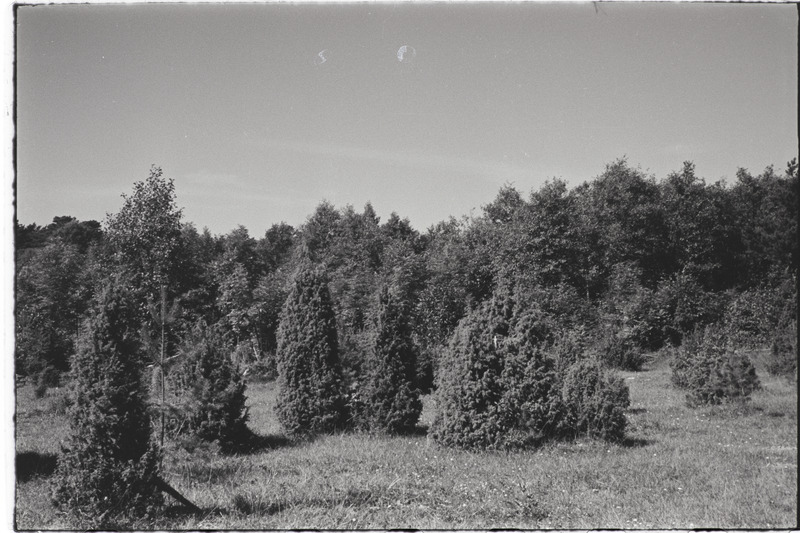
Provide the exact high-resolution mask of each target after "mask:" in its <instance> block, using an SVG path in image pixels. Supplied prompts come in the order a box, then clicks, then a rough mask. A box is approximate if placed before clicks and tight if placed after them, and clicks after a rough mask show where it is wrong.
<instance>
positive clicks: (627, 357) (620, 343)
mask: <svg viewBox="0 0 800 533" xmlns="http://www.w3.org/2000/svg"><path fill="white" fill-rule="evenodd" d="M596 350H597V355H598V358H599V359H600V361H602V362H603V364H604V365H606V366H608V367H610V368H617V369H620V370H633V371H638V370H641V369H642V365H644V363H645V361H646V358H645V356H644V354H643V353H642V349H641V348H639V347H637V346H636V344H635V343H634V342H633V340H632V339H631V338H630V337H628V336H625V335H621V334H619V333H616V334H615V333H613V332H607V333H606V334H604V335H603V336H602V337H600V339H598V341H597V344H596Z"/></svg>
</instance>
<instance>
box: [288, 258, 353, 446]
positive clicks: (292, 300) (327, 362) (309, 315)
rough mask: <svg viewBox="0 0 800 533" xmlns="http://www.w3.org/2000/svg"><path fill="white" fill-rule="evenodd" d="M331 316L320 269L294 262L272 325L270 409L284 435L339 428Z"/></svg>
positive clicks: (342, 415)
mask: <svg viewBox="0 0 800 533" xmlns="http://www.w3.org/2000/svg"><path fill="white" fill-rule="evenodd" d="M338 350H339V346H338V339H337V333H336V316H335V314H334V311H333V307H332V305H331V297H330V293H329V292H328V281H327V276H326V275H325V271H324V270H323V269H321V268H314V267H313V266H312V265H311V264H309V263H308V262H304V263H302V264H301V265H300V267H299V268H298V270H297V272H296V274H295V277H294V280H293V282H292V285H291V288H290V291H289V294H288V296H287V298H286V303H285V304H284V306H283V310H282V313H281V323H280V326H279V328H278V348H277V361H278V384H279V387H280V392H279V393H278V398H277V402H276V405H275V411H276V414H277V416H278V420H279V421H280V423H281V425H282V426H283V427H284V429H285V430H286V431H287V433H289V434H290V435H296V436H303V435H313V434H315V433H325V432H331V431H334V430H336V429H338V428H342V427H343V426H344V425H345V423H346V420H347V417H346V398H345V394H344V386H343V380H342V370H341V364H340V362H339V351H338Z"/></svg>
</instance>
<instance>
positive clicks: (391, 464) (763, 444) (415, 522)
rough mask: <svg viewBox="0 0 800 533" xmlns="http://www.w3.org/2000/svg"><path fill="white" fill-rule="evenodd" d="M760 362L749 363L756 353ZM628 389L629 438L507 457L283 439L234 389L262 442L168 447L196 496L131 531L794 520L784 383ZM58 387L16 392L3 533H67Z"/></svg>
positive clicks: (793, 466) (792, 392)
mask: <svg viewBox="0 0 800 533" xmlns="http://www.w3.org/2000/svg"><path fill="white" fill-rule="evenodd" d="M755 359H756V361H758V358H755ZM621 375H622V376H623V377H624V378H625V381H626V383H627V384H628V386H629V387H630V393H631V405H630V408H629V409H628V412H627V417H628V424H629V426H628V432H627V435H628V437H627V439H626V440H625V441H624V442H622V443H620V444H609V443H605V442H601V441H591V440H576V441H571V442H554V443H547V444H544V445H542V446H541V447H539V448H536V449H531V450H524V451H516V452H484V453H471V452H464V451H458V450H451V449H445V448H441V447H439V446H437V445H436V444H434V443H433V442H431V441H430V440H429V439H428V438H427V437H426V435H425V431H424V429H425V427H424V426H426V425H427V424H429V422H430V420H431V417H432V416H433V412H434V409H435V406H434V405H432V403H433V402H432V400H431V399H430V398H429V397H426V398H425V409H424V411H423V417H422V420H421V422H420V426H421V427H420V428H419V429H420V431H419V434H417V435H412V436H406V437H381V436H374V435H368V434H359V433H348V434H339V435H330V436H324V437H319V438H317V439H316V440H313V441H310V442H293V441H291V440H289V439H287V438H285V437H284V436H283V435H282V433H281V429H280V426H279V425H278V422H277V420H276V418H275V415H274V414H273V411H272V406H273V404H274V401H275V396H276V392H277V391H276V388H275V384H274V383H251V384H249V386H248V390H247V395H248V406H249V412H250V421H249V423H248V425H249V427H250V428H251V429H252V431H253V432H254V433H256V434H257V435H258V436H259V439H258V441H259V443H260V445H259V446H258V447H257V448H256V449H254V450H253V451H251V452H249V453H241V454H235V455H224V454H221V453H219V451H218V450H216V449H214V448H213V447H202V448H196V449H194V450H192V451H191V452H189V451H187V450H185V449H181V448H178V447H176V446H174V445H169V446H168V447H167V449H166V454H165V459H164V477H165V479H166V480H167V481H168V482H169V483H170V484H171V485H172V486H173V487H175V488H176V489H177V490H178V491H179V492H180V493H181V494H183V495H184V496H186V497H187V498H188V499H189V500H190V501H192V502H193V503H195V504H196V505H198V506H199V507H200V508H201V509H202V510H203V513H202V514H190V513H187V512H185V511H184V510H183V509H182V508H181V507H180V506H178V505H177V504H175V502H174V501H173V500H171V499H170V498H169V497H167V503H168V508H167V510H166V512H165V513H164V516H163V517H162V518H160V519H159V520H157V521H155V522H142V523H136V524H133V527H134V528H136V529H300V528H319V529H384V528H414V529H434V528H435V529H486V528H522V529H551V528H558V529H594V528H604V529H605V528H614V529H615V528H625V529H651V528H656V529H687V528H689V529H693V528H720V529H729V528H748V529H753V528H758V529H762V528H766V529H780V528H796V527H797V385H796V383H793V382H789V381H787V380H786V379H785V378H778V377H772V376H770V375H768V374H766V373H765V372H764V371H761V369H760V368H759V376H760V378H761V382H762V385H763V388H762V390H759V391H757V392H756V393H754V394H753V396H752V400H751V401H750V402H748V403H747V404H743V405H728V406H722V407H706V408H699V409H690V408H688V407H687V406H686V405H685V401H684V393H683V392H681V391H679V390H677V389H676V388H674V387H673V386H672V385H671V383H670V369H669V365H668V362H667V361H666V359H665V358H663V357H656V358H655V359H654V360H652V361H651V362H650V363H649V364H647V365H646V366H645V368H644V370H643V371H640V372H622V373H621ZM64 395H65V390H64V389H63V388H61V389H50V390H49V391H48V393H47V395H45V396H44V397H43V398H38V399H37V398H36V397H35V396H34V394H33V388H32V386H30V385H23V386H20V387H19V388H18V390H17V415H16V452H17V484H16V515H15V517H16V529H24V530H32V529H37V530H41V529H70V528H71V524H70V522H69V519H68V518H67V517H66V516H63V515H61V514H59V513H58V512H57V510H56V509H55V508H54V507H53V506H52V504H51V503H50V490H51V489H50V478H51V475H52V472H53V470H54V469H55V465H56V460H57V459H56V457H57V453H58V450H59V443H60V441H62V440H63V439H65V438H66V435H67V432H68V424H67V419H66V414H65V408H66V402H65V400H64Z"/></svg>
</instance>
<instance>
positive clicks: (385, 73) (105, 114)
mask: <svg viewBox="0 0 800 533" xmlns="http://www.w3.org/2000/svg"><path fill="white" fill-rule="evenodd" d="M15 24H16V27H15V35H14V37H15V39H16V43H15V45H16V95H15V97H16V99H15V104H16V132H15V134H16V202H17V217H18V220H19V222H20V223H22V224H30V223H33V222H35V223H37V224H40V225H46V224H48V223H49V222H51V221H52V219H53V217H55V216H61V215H70V216H74V217H76V218H78V219H80V220H89V219H94V220H99V221H103V220H104V219H105V216H106V213H115V212H117V211H118V210H119V208H120V207H121V205H122V201H123V200H122V197H121V194H123V193H130V192H131V191H132V186H133V183H134V182H136V181H142V180H144V179H146V178H147V176H148V173H149V169H150V167H151V165H157V166H160V167H161V168H162V169H163V171H164V175H165V176H167V177H169V178H172V179H173V180H174V183H175V187H176V193H177V203H178V206H179V207H181V208H183V215H184V221H187V222H191V223H193V224H194V225H195V226H196V227H197V228H198V229H202V228H203V227H208V228H209V230H210V231H211V232H212V233H214V234H223V233H227V232H229V231H230V230H232V229H234V228H235V227H237V226H238V225H239V224H241V225H244V226H245V227H246V228H247V229H248V230H249V232H250V235H252V236H254V237H257V238H258V237H261V236H263V234H264V232H265V231H266V230H267V229H268V228H269V227H270V226H271V225H272V224H275V223H278V222H287V223H289V224H291V225H293V226H299V225H300V224H302V223H303V222H304V221H305V220H306V218H307V217H308V216H309V215H310V214H311V213H312V212H313V211H314V209H315V207H316V206H317V205H318V204H319V203H320V202H321V201H323V200H328V201H330V202H331V203H333V204H334V205H336V206H337V207H344V206H346V205H348V204H350V205H353V206H354V207H355V208H356V210H357V211H360V210H361V209H362V208H363V206H364V204H365V203H367V202H371V203H372V205H373V207H374V209H375V211H376V212H377V214H378V215H379V216H380V217H381V219H382V220H386V219H387V218H388V216H389V215H390V213H392V212H393V211H394V212H397V214H398V215H400V216H401V217H408V218H409V220H410V221H411V223H412V225H413V226H414V227H416V228H417V229H419V230H420V231H424V230H425V229H426V228H427V227H429V226H430V225H432V224H435V223H436V222H438V221H441V220H445V219H447V218H448V217H449V216H455V217H461V216H462V215H470V214H475V215H478V214H480V212H481V211H480V209H481V206H482V205H485V204H487V203H489V202H491V201H492V200H493V199H494V197H495V196H496V194H497V192H498V190H499V189H500V187H502V186H503V185H504V184H511V185H513V186H514V187H516V188H517V189H518V190H520V191H521V192H523V193H524V194H526V195H527V194H528V193H529V192H530V191H531V190H536V189H538V188H539V187H540V186H541V185H542V184H543V183H544V182H545V181H546V180H548V179H553V178H559V179H563V180H565V181H566V182H567V183H568V184H569V185H570V186H575V185H578V184H580V183H582V182H584V181H587V180H591V179H593V178H594V177H596V176H598V175H599V174H601V173H602V172H603V170H604V168H605V165H606V164H608V163H610V162H612V161H614V160H616V159H617V158H620V157H623V156H624V157H626V158H627V160H628V162H629V163H630V164H631V165H632V166H635V167H636V166H639V167H641V169H642V170H643V171H644V172H646V173H647V174H649V175H653V176H655V177H656V179H663V178H664V177H666V176H667V175H668V174H669V173H670V172H673V171H677V170H680V169H681V167H682V164H683V162H684V161H686V160H691V161H694V163H695V165H696V171H697V174H698V175H700V176H702V177H704V178H705V179H706V181H707V182H709V183H711V182H715V181H717V180H720V179H726V180H727V181H728V182H729V183H733V181H734V179H735V175H736V171H737V169H738V168H739V167H744V168H747V169H749V170H750V171H751V172H752V173H754V174H757V173H760V172H762V171H763V170H764V168H765V167H766V166H767V165H771V164H772V165H775V167H776V169H778V170H780V171H782V170H783V169H784V168H785V166H786V162H787V161H789V160H790V159H792V158H793V157H796V155H797V145H798V138H797V48H798V47H797V38H798V33H797V30H798V27H797V26H798V15H797V9H796V7H795V6H794V5H766V4H684V3H682V4H677V3H661V4H643V3H626V4H620V3H599V4H593V3H578V4H541V3H515V4H511V3H490V4H470V3H450V4H441V3H439V4H425V3H422V4H408V3H404V4H399V3H398V4H392V3H389V4H386V3H384V4H374V3H373V4H363V3H362V4H352V5H348V4H305V5H303V4H274V3H273V4H257V5H242V4H239V5H225V4H177V5H159V4H148V5H141V4H140V5H135V4H134V5H41V6H21V7H19V8H18V10H17V12H16V20H15Z"/></svg>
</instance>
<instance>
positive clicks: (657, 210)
mask: <svg viewBox="0 0 800 533" xmlns="http://www.w3.org/2000/svg"><path fill="white" fill-rule="evenodd" d="M123 197H124V204H123V206H122V208H121V209H120V211H119V212H117V213H113V214H109V215H108V216H107V218H106V220H105V221H103V222H102V223H100V222H97V221H93V220H91V221H79V220H76V219H75V218H73V217H70V216H60V217H56V218H55V219H54V220H53V222H52V223H51V224H49V225H47V226H44V227H41V226H38V225H36V224H30V225H27V226H23V225H20V224H16V226H15V246H16V291H15V303H16V313H15V316H16V326H15V327H16V350H15V369H16V375H17V377H18V379H25V380H28V381H30V382H33V383H34V384H35V385H36V388H37V391H39V393H41V394H44V393H45V391H46V390H47V387H51V386H55V385H57V384H59V383H67V382H71V381H75V382H76V383H78V386H84V387H87V390H90V389H91V388H92V387H96V386H97V384H96V382H97V381H98V380H99V379H100V377H95V378H92V377H91V376H89V375H88V374H87V370H86V368H83V369H78V368H74V366H75V365H74V364H73V363H74V362H78V363H79V362H80V361H90V363H87V364H92V365H99V363H98V362H97V361H99V360H101V359H97V357H98V356H97V354H98V353H101V352H102V351H103V350H104V349H107V347H108V346H112V345H114V346H117V345H118V346H127V344H125V343H128V342H129V341H130V342H134V341H135V342H134V343H135V345H136V346H135V347H133V348H130V353H131V354H135V356H130V358H129V359H131V360H125V361H123V362H122V363H120V364H121V365H122V364H123V363H124V365H133V366H130V369H133V370H129V371H130V372H132V373H133V374H136V375H138V373H141V375H142V376H143V377H142V378H141V379H142V381H143V382H144V381H147V380H149V382H150V383H151V385H152V388H151V390H150V391H149V393H148V395H149V396H148V398H149V400H148V401H149V402H150V404H152V405H155V406H158V405H159V404H160V408H158V409H154V410H153V413H155V414H154V415H153V416H154V417H155V416H158V415H159V413H160V416H162V417H163V416H164V412H165V410H166V411H168V412H169V416H170V417H173V419H174V418H175V417H177V418H178V419H179V418H180V417H181V416H183V417H184V419H185V420H186V424H185V427H192V428H194V429H195V434H196V435H200V436H201V437H203V438H208V439H217V440H219V441H221V442H229V444H231V445H233V444H235V441H236V440H237V439H240V438H243V437H241V435H243V434H244V433H245V432H246V426H245V422H246V412H245V410H244V394H245V384H246V382H247V381H248V380H273V379H278V381H279V383H280V385H281V387H282V393H281V396H280V397H279V398H278V405H277V408H276V412H277V414H278V417H279V419H280V421H281V423H282V425H283V426H284V427H285V429H286V432H287V434H289V435H303V434H306V433H313V432H317V431H332V430H337V429H343V428H346V427H352V426H355V427H359V428H362V429H366V430H372V429H377V430H380V431H387V432H390V433H393V432H403V431H411V430H413V428H414V426H415V424H416V422H417V418H418V417H419V411H420V410H421V405H420V403H419V397H420V394H426V393H430V392H431V391H436V392H437V401H438V406H439V408H440V412H439V413H438V414H437V419H436V420H435V421H434V424H433V427H432V428H431V430H430V431H431V434H432V435H433V437H434V438H435V439H436V440H437V441H438V442H440V443H442V444H445V445H453V446H458V447H464V448H486V447H490V448H491V447H506V446H510V445H517V444H519V443H521V442H524V441H525V439H526V436H525V433H526V432H532V433H535V434H536V435H539V436H541V435H550V436H552V435H575V434H579V433H585V434H589V435H595V436H598V437H602V438H619V437H620V436H621V435H622V433H623V432H624V415H622V414H621V413H622V411H621V409H624V407H625V406H626V403H625V402H626V401H627V389H625V388H624V386H623V385H622V384H621V383H619V382H618V381H616V380H615V378H614V377H613V375H612V374H610V373H608V372H607V369H615V368H616V369H626V370H637V369H639V368H640V367H641V366H642V365H643V364H644V363H645V362H646V361H647V358H648V354H650V353H653V352H655V351H657V350H660V349H667V350H670V349H671V350H675V352H676V355H675V361H676V362H675V383H676V385H678V386H690V389H691V386H692V384H693V383H694V385H695V386H694V389H692V390H690V393H689V399H690V400H691V399H692V398H693V399H694V401H698V402H703V401H706V402H713V401H714V399H715V398H717V396H715V395H718V394H721V393H719V392H718V391H710V392H709V391H708V390H700V389H698V387H697V386H696V385H697V383H696V381H697V380H698V379H700V381H703V382H704V383H706V388H708V387H707V382H708V379H707V374H706V377H705V378H702V377H701V378H698V377H697V375H696V372H695V374H692V364H691V363H692V361H693V360H699V359H700V358H701V356H700V355H697V354H703V353H707V352H709V349H705V351H704V349H703V346H706V347H708V345H709V343H711V342H712V341H713V340H714V339H720V338H722V339H724V343H726V344H727V345H729V346H733V347H736V346H762V347H769V348H770V349H771V353H772V357H773V361H772V363H773V364H772V367H771V368H774V369H775V371H776V372H782V373H785V374H787V375H794V376H796V356H795V350H796V293H797V291H796V275H797V265H798V255H797V253H798V244H797V207H798V175H797V163H796V160H793V161H791V162H790V163H788V165H787V168H786V170H785V171H784V172H783V173H780V172H777V171H776V170H775V169H774V168H773V167H768V168H767V169H765V170H764V172H763V173H761V174H759V175H755V176H754V175H752V174H751V173H750V172H748V171H747V170H744V169H740V170H739V171H738V173H737V175H736V180H735V181H734V183H732V184H726V183H723V182H717V183H713V184H709V183H706V182H705V181H704V179H703V178H701V177H700V176H697V175H696V174H695V169H694V165H693V164H692V163H691V162H686V163H684V165H683V168H682V169H680V170H679V171H676V172H673V173H671V174H670V175H669V176H667V177H666V178H665V179H662V180H660V181H657V180H656V179H655V178H654V177H651V176H648V175H647V174H646V173H644V172H643V171H641V170H640V169H638V168H634V167H632V166H631V165H630V164H629V163H628V162H627V161H626V160H624V159H621V160H617V161H614V162H612V163H610V164H608V165H607V166H606V168H605V170H604V171H603V172H602V173H601V174H600V175H599V176H597V177H595V178H594V179H592V180H589V181H587V182H586V183H584V184H582V185H579V186H577V187H574V188H569V187H567V185H566V183H564V182H563V181H560V180H552V181H548V182H547V183H545V184H544V185H543V186H542V187H540V188H539V189H538V190H534V191H532V192H530V194H528V195H527V197H526V196H525V195H524V194H523V193H521V192H520V191H518V190H517V189H515V188H514V187H513V186H510V185H506V186H504V187H502V188H501V189H500V190H499V192H498V194H497V196H496V197H495V198H494V199H493V200H491V201H490V202H489V203H487V204H486V205H484V206H482V212H481V214H480V215H478V216H473V217H464V218H461V219H456V218H452V217H451V218H450V219H449V220H445V221H442V222H439V223H438V224H436V225H434V226H432V227H430V228H428V229H427V230H426V231H424V232H420V231H418V230H416V229H415V228H414V227H412V225H411V224H410V222H409V221H408V219H404V218H401V216H400V215H398V214H396V213H392V214H391V215H390V216H389V217H388V219H386V220H385V221H383V222H382V221H381V220H380V219H379V217H378V216H377V215H376V213H375V211H374V210H373V208H372V206H371V205H370V204H369V203H367V204H366V205H365V206H364V207H363V209H362V210H361V211H360V212H359V211H357V210H356V209H354V208H353V207H352V206H345V207H343V208H337V207H335V206H333V205H331V204H330V203H328V202H326V201H323V202H322V203H320V204H319V205H318V206H317V208H316V209H315V211H314V212H313V213H311V214H310V215H309V216H308V218H307V219H306V222H305V223H304V224H302V225H301V226H300V227H298V228H294V227H292V226H289V225H287V224H284V223H279V224H274V225H273V226H272V227H270V228H269V229H268V230H267V231H266V232H265V234H264V235H263V236H261V237H254V236H251V235H250V234H249V232H248V230H247V229H246V228H245V227H242V226H239V227H238V228H236V229H234V230H233V231H231V232H230V233H228V234H225V235H212V234H211V233H210V232H209V231H208V230H207V229H204V230H203V231H198V230H197V229H196V227H195V226H194V225H192V224H191V223H190V222H187V221H184V220H183V218H182V212H181V209H180V208H179V203H178V197H177V194H176V191H175V187H174V184H173V181H172V180H170V179H168V178H166V177H164V176H163V175H162V173H161V170H160V169H158V168H156V167H154V168H153V169H152V170H151V173H150V176H149V177H148V178H147V179H146V180H144V181H142V182H138V183H136V184H135V185H134V188H133V191H132V193H130V194H127V195H123ZM121 301H124V302H125V304H124V305H122V304H120V303H119V302H121ZM119 327H122V328H124V330H125V332H126V333H124V334H122V333H118V332H117V333H115V328H119ZM108 339H112V340H108ZM114 339H116V340H114ZM131 339H133V340H131ZM112 341H113V342H112ZM92 343H94V344H92ZM104 343H105V344H104ZM114 343H117V344H114ZM92 346H94V348H92ZM104 347H105V348H104ZM678 347H683V350H682V351H680V350H678ZM108 349H111V348H108ZM112 351H113V350H112ZM118 351H119V350H118ZM711 351H713V350H711ZM723 352H724V350H723ZM103 353H105V352H103ZM109 353H110V352H109ZM115 353H116V352H115ZM587 353H588V354H590V355H591V357H588V356H584V355H582V354H587ZM714 353H717V352H714ZM92 354H93V355H92ZM692 354H694V355H692ZM90 355H91V357H90ZM92 357H95V358H94V359H92ZM693 358H694V359H693ZM91 361H94V362H93V363H91ZM126 361H127V362H126ZM709 364H710V363H709ZM720 364H722V363H720ZM124 365H123V366H124ZM724 365H727V366H725V368H726V369H727V370H725V372H728V374H731V375H733V376H734V377H735V379H736V380H738V381H736V383H737V384H736V387H738V388H737V391H738V392H735V391H734V392H732V393H730V391H729V393H730V394H733V395H734V396H735V395H736V394H739V395H746V394H747V389H748V387H749V388H752V387H755V386H757V379H756V378H755V377H754V375H753V371H752V367H751V366H750V365H749V363H748V362H747V361H742V360H738V359H735V358H733V357H728V358H727V359H725V361H724ZM724 365H723V366H724ZM737 365H738V366H737ZM71 366H73V368H72V369H71ZM718 366H719V365H718ZM125 368H129V367H128V366H126V367H125ZM715 368H716V367H715ZM719 368H722V367H719ZM70 369H71V373H70V372H69V371H70ZM719 372H722V370H720V371H719ZM723 373H724V372H723ZM133 374H132V375H133ZM719 375H722V374H719ZM70 376H71V377H70ZM748 376H750V377H748ZM92 379H94V380H95V381H94V382H92ZM104 379H105V378H104ZM137 379H138V378H137ZM692 380H695V381H692ZM704 380H705V381H704ZM80 383H83V385H80ZM310 384H312V385H310ZM473 385H474V386H473ZM726 386H728V385H726ZM587 387H589V388H591V389H592V390H591V391H589V392H587ZM729 388H730V387H729ZM306 389H308V390H306ZM312 389H313V390H312ZM190 390H191V391H192V392H191V394H190V393H185V391H190ZM555 390H558V393H557V394H554V393H553V392H552V391H555ZM304 391H305V392H304ZM587 394H588V396H587ZM704 394H705V396H703V395H704ZM692 395H694V396H692ZM588 397H591V398H590V399H591V402H595V403H593V404H592V405H593V406H594V407H591V408H590V407H587V405H589V404H587V403H586V402H589V400H587V399H586V398H588ZM470 402H472V403H470ZM581 402H583V403H581ZM467 404H469V405H467ZM152 405H151V406H152ZM137 409H138V407H137ZM591 409H595V411H596V412H594V411H591ZM215 410H216V411H215ZM212 411H213V412H212ZM181 413H183V414H181ZM465 413H466V415H465ZM554 413H557V414H554ZM592 413H594V414H592ZM600 413H602V416H601V414H600ZM76 416H77V415H76ZM601 418H602V420H601ZM155 420H157V418H155ZM476 420H479V421H483V422H481V423H477V422H475V421H476ZM519 420H525V421H526V422H525V424H526V425H525V426H524V427H522V426H520V424H519V422H518V421H519ZM148 423H149V422H148ZM163 427H164V426H163V419H162V426H161V428H162V429H161V431H162V441H163V431H164V429H163ZM182 427H183V426H182ZM172 430H175V428H171V429H170V431H172ZM175 431H176V432H177V430H175ZM237 436H238V437H237ZM140 448H141V450H142V451H141V452H140V453H139V455H138V456H137V457H144V456H147V454H148V453H150V452H145V451H144V450H146V449H147V445H146V443H142V444H141V447H140ZM142 454H144V455H142ZM148 457H149V456H148ZM148 461H149V462H148V465H149V466H147V467H146V468H147V469H150V470H148V472H151V471H152V468H154V467H153V466H152V462H153V459H152V458H150V459H148ZM143 468H144V467H143ZM151 473H152V472H151ZM148 475H150V474H148ZM62 485H63V483H62Z"/></svg>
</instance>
